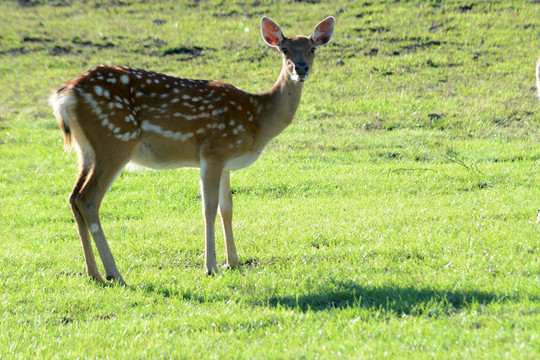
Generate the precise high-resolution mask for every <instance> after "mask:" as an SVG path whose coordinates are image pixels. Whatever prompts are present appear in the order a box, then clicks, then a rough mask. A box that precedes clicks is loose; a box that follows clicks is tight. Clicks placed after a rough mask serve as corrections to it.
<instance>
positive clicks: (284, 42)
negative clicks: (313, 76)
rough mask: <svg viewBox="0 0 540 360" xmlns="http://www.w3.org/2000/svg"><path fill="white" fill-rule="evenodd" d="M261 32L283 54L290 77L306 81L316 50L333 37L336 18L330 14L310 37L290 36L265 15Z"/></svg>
mask: <svg viewBox="0 0 540 360" xmlns="http://www.w3.org/2000/svg"><path fill="white" fill-rule="evenodd" d="M261 32H262V37H263V39H264V41H265V42H266V43H267V44H268V45H270V46H273V47H275V48H277V49H278V50H279V51H280V52H281V54H282V55H283V61H284V64H285V66H286V68H287V76H288V78H289V79H290V80H291V81H294V82H298V81H300V82H304V81H306V80H307V79H308V75H309V72H310V70H311V68H312V65H313V59H314V58H315V51H316V50H317V48H318V47H320V46H323V45H326V44H328V42H329V41H330V39H331V38H332V34H333V33H334V18H333V17H332V16H330V17H327V18H326V19H324V20H323V21H321V22H320V23H319V24H318V25H317V26H316V27H315V30H313V34H311V36H309V37H308V36H302V35H297V36H292V37H290V38H288V37H285V36H284V35H283V32H282V31H281V28H280V26H279V25H278V24H277V23H276V22H274V21H273V20H271V19H269V18H267V17H266V16H265V17H263V18H262V20H261Z"/></svg>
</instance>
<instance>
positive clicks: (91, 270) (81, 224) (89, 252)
mask: <svg viewBox="0 0 540 360" xmlns="http://www.w3.org/2000/svg"><path fill="white" fill-rule="evenodd" d="M90 171H91V166H90V165H89V164H85V163H84V161H81V164H80V170H79V174H78V176H77V181H76V182H75V187H74V188H73V191H72V192H71V195H70V196H69V204H70V205H71V210H72V211H73V215H74V216H75V221H76V222H77V229H78V232H79V237H80V238H81V242H82V248H83V252H84V261H85V264H86V273H87V274H88V276H90V277H92V278H93V279H94V280H96V281H98V282H102V281H103V279H102V278H101V275H100V273H99V270H98V268H97V264H96V258H95V256H94V250H93V249H92V243H91V240H90V231H89V229H88V225H87V224H86V221H85V220H84V218H83V216H82V214H81V212H80V211H79V209H78V208H77V204H76V201H75V199H76V198H77V196H78V195H79V193H80V191H81V189H82V187H83V185H84V184H85V183H86V181H87V180H88V174H89V172H90Z"/></svg>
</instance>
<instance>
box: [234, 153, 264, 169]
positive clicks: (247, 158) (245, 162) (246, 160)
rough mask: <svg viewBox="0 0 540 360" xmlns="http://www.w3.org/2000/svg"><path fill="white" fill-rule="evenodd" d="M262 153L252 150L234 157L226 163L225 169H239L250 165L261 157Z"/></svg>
mask: <svg viewBox="0 0 540 360" xmlns="http://www.w3.org/2000/svg"><path fill="white" fill-rule="evenodd" d="M259 155H260V153H258V152H252V153H247V154H245V155H242V156H238V157H235V158H232V159H230V160H228V161H227V163H226V164H225V170H238V169H243V168H246V167H248V166H249V165H251V164H253V163H254V162H255V161H257V159H258V158H259Z"/></svg>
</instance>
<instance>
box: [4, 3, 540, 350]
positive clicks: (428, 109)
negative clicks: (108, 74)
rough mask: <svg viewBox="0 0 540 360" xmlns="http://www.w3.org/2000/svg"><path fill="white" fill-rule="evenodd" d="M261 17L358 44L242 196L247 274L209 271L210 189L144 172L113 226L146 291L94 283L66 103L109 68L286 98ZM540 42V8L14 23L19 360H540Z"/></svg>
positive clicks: (210, 9)
mask: <svg viewBox="0 0 540 360" xmlns="http://www.w3.org/2000/svg"><path fill="white" fill-rule="evenodd" d="M263 15H266V16H269V17H271V18H272V19H274V20H275V21H276V22H278V23H279V24H280V25H281V26H282V28H283V30H284V32H285V35H294V34H304V35H309V34H310V33H311V31H312V30H313V27H314V26H315V25H316V24H317V23H318V22H319V21H320V20H322V19H323V18H325V17H326V16H328V15H333V16H335V17H336V31H335V33H334V38H333V40H332V42H331V43H330V44H329V45H328V46H326V47H324V48H321V49H320V50H319V51H318V52H317V57H316V60H315V70H314V72H313V74H312V75H310V80H309V81H308V83H306V84H305V86H304V91H303V98H302V101H301V104H300V108H299V110H298V112H297V115H296V118H295V121H294V122H293V124H292V125H291V126H290V127H289V128H288V129H287V130H286V131H285V132H284V133H283V134H281V135H280V136H279V137H278V138H277V139H275V140H274V141H273V142H271V143H270V145H269V146H268V148H267V149H266V151H265V153H264V154H263V156H262V157H261V158H260V159H259V161H258V162H256V163H255V164H254V165H252V166H251V167H249V168H247V169H243V170H239V171H236V172H234V173H233V175H232V179H231V185H232V190H233V201H234V204H235V207H234V211H235V216H234V220H233V227H234V230H235V236H236V244H237V248H238V252H239V256H240V261H241V263H242V264H243V267H242V269H241V271H228V270H225V271H221V272H220V274H219V275H217V276H214V277H206V276H205V275H204V274H203V262H204V256H203V253H204V227H203V218H202V215H201V199H200V191H199V173H198V171H195V170H174V171H172V170H171V171H160V172H156V171H137V172H128V171H126V172H123V173H122V174H121V175H120V176H119V178H118V179H117V181H116V182H115V184H114V185H113V187H112V188H111V190H110V191H109V193H108V195H107V197H106V198H105V201H104V202H103V206H102V209H101V217H102V222H103V225H104V229H105V233H106V234H107V236H108V240H109V244H110V246H111V249H112V252H113V254H114V255H115V258H116V261H117V264H118V267H119V269H120V271H121V272H122V274H123V275H124V279H125V280H126V282H127V283H128V284H129V285H128V286H126V287H119V286H99V285H96V284H95V283H93V282H92V281H90V280H89V279H88V278H87V277H86V275H85V268H84V259H83V253H82V249H81V246H80V240H79V238H78V235H77V231H76V226H75V223H74V220H73V215H72V213H71V211H70V209H69V205H68V203H67V197H68V195H69V193H70V191H71V188H72V185H73V181H74V178H75V173H76V159H75V155H74V154H72V153H64V152H63V150H62V134H61V132H60V130H59V129H58V126H57V124H56V121H55V120H54V118H53V116H52V111H51V109H50V107H49V106H48V104H47V98H48V96H49V93H50V89H52V88H54V87H55V86H57V85H59V84H60V83H62V82H64V81H66V80H68V79H71V78H73V77H75V76H77V75H78V74H80V73H82V72H84V71H85V70H86V69H88V68H91V67H93V66H95V65H98V64H111V65H128V66H133V67H141V68H148V69H152V70H157V71H161V72H165V73H169V74H173V75H178V76H182V77H188V78H202V79H221V80H224V81H228V82H231V83H233V84H234V85H236V86H238V87H240V88H242V89H245V90H248V91H251V92H262V91H265V90H267V89H269V88H270V87H271V85H272V84H273V82H274V81H275V80H276V79H277V76H278V73H279V68H280V61H281V60H280V55H279V54H278V53H277V52H276V51H275V50H274V49H270V48H268V47H267V46H266V45H265V44H264V42H263V40H262V38H261V36H260V29H259V23H260V18H261V17H262V16H263ZM539 39H540V4H539V3H538V2H537V1H479V0H477V1H460V0H457V1H448V2H446V1H435V0H433V1H401V2H400V1H376V0H373V1H355V2H353V1H350V2H349V1H341V0H338V1H332V2H324V1H276V0H274V1H270V0H256V1H246V2H244V1H236V2H226V1H217V0H215V1H204V0H201V1H172V0H171V1H167V0H162V1H139V0H137V1H131V0H110V1H92V0H88V1H70V0H53V1H47V0H20V1H18V2H16V1H2V2H0V89H1V91H0V245H1V250H0V309H1V311H0V358H2V359H3V358H6V359H10V358H21V359H22V358H24V359H28V358H83V357H85V358H86V357H87V358H105V357H109V358H114V359H122V358H129V359H132V358H136V359H153V358H175V359H184V358H185V359H190V358H193V359H200V358H220V359H229V358H234V359H238V358H242V359H243V358H245V359H317V358H321V359H335V358H340V357H341V358H376V359H380V358H385V357H386V358H407V359H412V358H414V359H417V358H436V359H445V358H459V359H494V358H511V359H536V358H538V357H539V356H540V335H539V333H540V325H539V324H540V278H539V277H540V270H539V269H540V245H539V244H540V242H539V225H538V224H536V218H537V214H538V209H539V208H540V200H539V197H538V194H539V189H540V180H539V165H540V146H539V125H540V103H539V102H538V97H537V93H536V88H535V78H534V66H535V63H536V59H537V58H538V55H539V54H540V46H539V45H540V43H539ZM217 233H218V234H219V239H218V261H220V262H224V254H223V250H224V245H223V240H222V236H221V231H220V230H219V229H218V231H217Z"/></svg>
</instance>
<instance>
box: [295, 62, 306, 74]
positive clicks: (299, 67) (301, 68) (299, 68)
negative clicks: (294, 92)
mask: <svg viewBox="0 0 540 360" xmlns="http://www.w3.org/2000/svg"><path fill="white" fill-rule="evenodd" d="M294 69H295V70H296V73H297V74H298V75H306V74H307V73H308V70H309V66H308V64H306V63H305V62H300V63H296V64H295V65H294Z"/></svg>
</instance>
